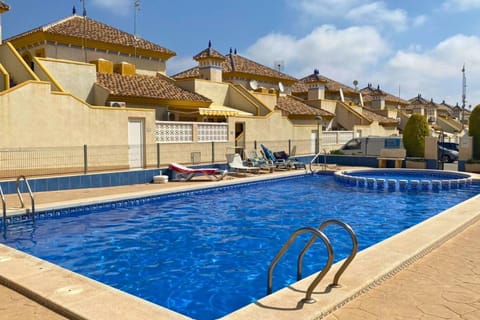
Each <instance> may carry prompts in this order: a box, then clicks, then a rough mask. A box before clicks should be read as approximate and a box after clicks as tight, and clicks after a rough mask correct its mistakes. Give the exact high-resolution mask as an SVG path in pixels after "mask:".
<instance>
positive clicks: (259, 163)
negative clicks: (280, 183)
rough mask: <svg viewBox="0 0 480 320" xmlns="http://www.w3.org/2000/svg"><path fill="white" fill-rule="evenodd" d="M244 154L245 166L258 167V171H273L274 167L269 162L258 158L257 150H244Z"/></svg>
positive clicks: (261, 157) (260, 157)
mask: <svg viewBox="0 0 480 320" xmlns="http://www.w3.org/2000/svg"><path fill="white" fill-rule="evenodd" d="M244 153H245V158H246V159H247V164H248V165H249V166H251V167H259V168H260V169H263V170H268V171H270V172H272V171H273V169H275V165H274V164H273V163H272V162H271V161H268V160H267V159H265V158H264V157H263V156H259V155H258V153H257V150H255V149H246V150H245V151H244Z"/></svg>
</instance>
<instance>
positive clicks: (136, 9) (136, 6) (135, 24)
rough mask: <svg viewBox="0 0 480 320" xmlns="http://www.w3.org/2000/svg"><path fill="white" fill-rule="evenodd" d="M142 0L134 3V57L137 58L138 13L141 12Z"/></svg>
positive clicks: (136, 0)
mask: <svg viewBox="0 0 480 320" xmlns="http://www.w3.org/2000/svg"><path fill="white" fill-rule="evenodd" d="M139 7H140V0H135V2H134V3H133V38H134V41H135V43H134V44H133V46H134V56H135V58H137V11H138V10H140V9H139Z"/></svg>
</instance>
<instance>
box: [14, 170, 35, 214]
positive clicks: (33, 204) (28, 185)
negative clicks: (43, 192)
mask: <svg viewBox="0 0 480 320" xmlns="http://www.w3.org/2000/svg"><path fill="white" fill-rule="evenodd" d="M20 179H23V181H24V182H25V185H26V186H27V191H28V193H29V195H30V200H31V203H32V210H31V211H32V220H35V198H34V196H33V192H32V188H30V184H29V183H28V180H27V178H26V177H25V176H24V175H21V176H18V178H17V195H18V198H19V199H20V204H21V205H22V208H25V203H24V201H23V197H22V193H21V192H20Z"/></svg>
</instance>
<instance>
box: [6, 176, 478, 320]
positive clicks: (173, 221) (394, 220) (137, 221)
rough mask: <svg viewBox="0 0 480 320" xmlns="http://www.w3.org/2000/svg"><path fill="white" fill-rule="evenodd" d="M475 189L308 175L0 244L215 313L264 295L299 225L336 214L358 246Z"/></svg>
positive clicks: (65, 222) (191, 310)
mask: <svg viewBox="0 0 480 320" xmlns="http://www.w3.org/2000/svg"><path fill="white" fill-rule="evenodd" d="M479 191H480V187H479V186H478V185H476V184H473V185H472V186H470V187H469V188H464V189H455V190H449V191H448V192H442V193H426V192H418V193H416V192H402V193H386V192H379V191H375V190H368V189H362V190H360V189H354V188H346V187H344V186H343V185H342V184H341V183H338V182H336V181H334V179H333V177H332V176H325V175H313V176H312V175H305V176H300V177H291V178H283V179H278V180H275V181H273V180H269V181H265V182H258V183H251V184H247V185H240V186H233V187H224V188H216V189H207V190H204V191H198V192H188V193H184V194H176V195H170V196H162V197H157V198H156V199H150V198H148V199H146V200H142V201H130V203H131V205H121V206H120V205H117V208H115V209H106V208H97V209H88V210H76V211H75V210H73V211H72V212H71V213H69V214H65V215H61V216H58V217H52V218H38V219H37V220H36V221H35V222H34V223H32V222H23V223H15V224H13V225H9V226H8V231H7V236H6V238H5V239H2V240H1V242H3V243H5V244H7V245H9V246H12V247H14V248H17V249H19V250H22V251H24V252H27V253H29V254H32V255H34V256H37V257H40V258H42V259H45V260H48V261H51V262H53V263H56V264H58V265H61V266H63V267H65V268H68V269H70V270H73V271H75V272H78V273H81V274H83V275H86V276H88V277H90V278H93V279H96V280H98V281H101V282H103V283H106V284H108V285H111V286H113V287H116V288H118V289H121V290H123V291H126V292H129V293H131V294H134V295H136V296H139V297H142V298H144V299H146V300H149V301H152V302H154V303H156V304H159V305H162V306H164V307H167V308H170V309H173V310H175V311H178V312H180V313H183V314H185V315H188V316H190V317H192V318H195V319H214V318H218V317H221V316H223V315H225V314H227V313H230V312H232V311H234V310H235V309H238V308H240V307H242V306H244V305H246V304H248V303H250V302H253V301H256V300H257V299H259V298H261V297H263V296H264V295H265V292H266V283H267V269H268V265H269V263H270V262H271V259H272V258H273V257H274V256H275V255H276V253H277V252H278V250H279V249H280V247H281V246H282V245H283V244H284V242H285V241H286V240H287V239H288V237H289V236H290V235H291V233H292V232H294V231H295V230H296V229H298V228H301V227H305V226H318V225H320V223H321V222H323V221H324V220H327V219H332V218H335V219H340V220H342V221H344V222H346V223H348V224H350V225H351V227H352V228H353V229H354V231H355V232H356V234H357V236H358V240H359V250H362V249H365V248H367V247H369V246H371V245H372V244H375V243H377V242H379V241H381V240H383V239H385V238H388V237H390V236H392V235H394V234H396V233H398V232H401V231H402V230H404V229H406V228H409V227H411V226H412V225H415V224H417V223H419V222H420V221H423V220H425V219H426V218H428V217H431V216H433V215H435V214H437V213H439V212H441V211H443V210H444V209H447V208H449V207H451V206H453V205H455V204H457V203H460V202H462V201H464V200H466V199H468V198H470V197H472V196H474V195H476V194H478V193H479ZM140 202H145V203H144V204H141V205H139V204H137V203H140ZM387 208H388V209H387ZM325 233H326V234H327V236H328V237H329V238H330V240H331V241H332V244H333V248H334V253H335V261H338V260H339V259H342V258H344V257H346V255H348V253H349V251H350V248H351V244H350V237H349V235H348V233H346V232H345V230H343V229H340V228H338V227H336V226H330V227H328V228H327V229H326V230H325ZM307 238H308V237H305V238H302V239H300V240H304V241H306V240H307ZM303 244H304V242H302V241H298V243H297V244H296V246H294V247H292V248H291V250H290V251H289V253H287V255H286V256H285V257H284V258H283V259H282V260H281V261H280V263H279V264H278V265H277V268H276V269H275V272H274V277H273V280H274V281H273V284H274V287H273V289H274V291H275V290H278V289H280V288H282V287H284V286H286V285H288V284H290V283H292V282H295V276H296V270H295V268H296V257H297V256H296V254H298V251H299V250H300V248H301V246H302V245H303ZM325 260H326V250H325V248H324V247H323V245H322V244H321V242H318V244H316V245H314V246H313V247H312V249H311V250H310V251H309V252H308V255H307V256H305V259H304V276H306V275H309V274H311V273H313V272H315V271H318V269H320V268H321V267H323V265H324V263H325ZM346 272H348V269H347V271H346Z"/></svg>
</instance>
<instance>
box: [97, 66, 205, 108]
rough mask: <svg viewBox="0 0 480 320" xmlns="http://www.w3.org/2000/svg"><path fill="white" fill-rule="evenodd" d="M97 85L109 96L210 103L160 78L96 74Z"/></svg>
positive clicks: (200, 96) (202, 97)
mask: <svg viewBox="0 0 480 320" xmlns="http://www.w3.org/2000/svg"><path fill="white" fill-rule="evenodd" d="M97 83H98V84H99V85H101V86H102V87H105V88H106V89H108V90H110V94H112V95H115V96H120V97H139V98H154V99H160V100H180V101H197V102H202V103H204V102H211V100H209V99H207V98H205V97H204V96H202V95H199V94H197V93H193V92H190V91H187V90H184V89H182V88H180V87H178V86H176V85H174V84H173V83H171V82H169V81H167V80H165V79H162V78H160V77H154V76H146V75H135V76H122V75H120V74H117V73H113V74H104V73H97Z"/></svg>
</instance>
